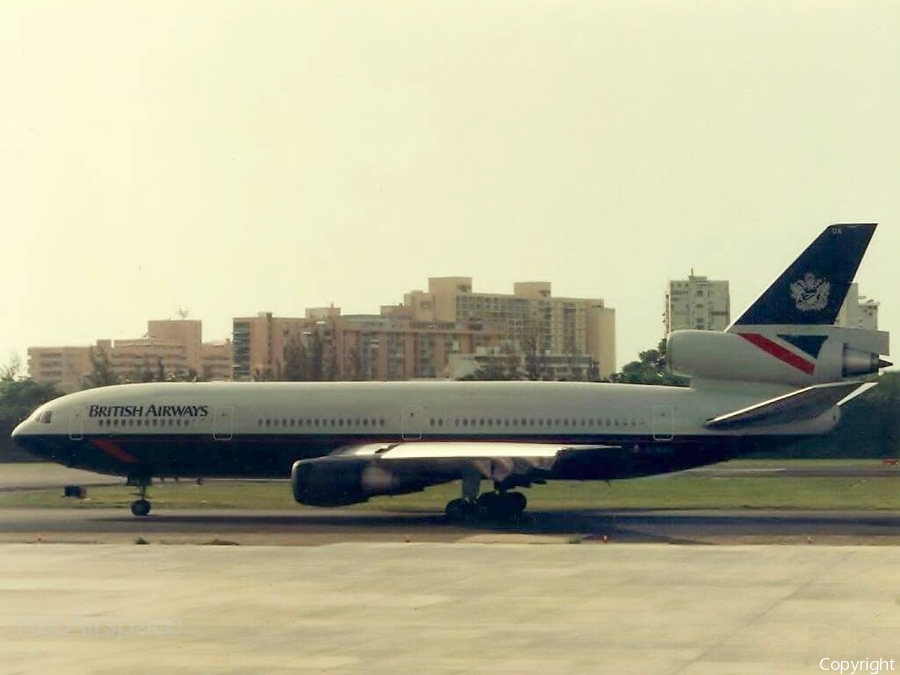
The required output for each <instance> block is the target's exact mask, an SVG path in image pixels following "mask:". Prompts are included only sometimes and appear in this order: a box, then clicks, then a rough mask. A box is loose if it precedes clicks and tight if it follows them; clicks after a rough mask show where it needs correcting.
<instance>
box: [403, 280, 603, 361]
mask: <svg viewBox="0 0 900 675" xmlns="http://www.w3.org/2000/svg"><path fill="white" fill-rule="evenodd" d="M403 307H404V308H405V309H406V310H407V311H408V312H410V314H411V316H412V318H413V319H414V320H415V321H420V322H428V321H438V322H453V323H460V322H461V323H467V324H470V325H480V326H483V327H485V328H493V329H495V330H499V331H500V333H501V335H502V336H503V341H504V343H505V344H507V345H509V346H512V347H513V348H515V349H516V350H517V351H521V352H526V353H527V352H529V351H530V352H534V351H538V352H540V353H541V354H543V355H545V356H548V357H549V356H553V357H560V358H563V359H565V358H571V357H573V356H590V357H591V358H593V359H594V360H595V361H596V362H597V364H598V368H599V372H600V374H601V375H603V376H607V375H610V374H612V373H614V372H615V370H616V338H615V325H616V324H615V322H616V318H615V317H616V315H615V310H614V309H613V308H611V307H606V305H605V303H604V302H603V300H601V299H599V298H590V299H588V298H557V297H553V295H552V293H551V286H550V283H549V282H546V281H527V282H517V283H515V284H514V285H513V293H512V294H508V293H474V292H473V291H472V278H471V277H431V278H429V279H428V291H427V292H425V291H420V290H417V291H410V292H409V293H406V294H405V295H404V297H403Z"/></svg>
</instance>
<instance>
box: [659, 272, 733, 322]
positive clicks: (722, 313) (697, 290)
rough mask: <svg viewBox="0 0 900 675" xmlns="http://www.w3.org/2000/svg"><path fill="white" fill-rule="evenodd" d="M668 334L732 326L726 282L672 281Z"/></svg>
mask: <svg viewBox="0 0 900 675" xmlns="http://www.w3.org/2000/svg"><path fill="white" fill-rule="evenodd" d="M664 319H665V324H666V334H667V335H668V334H669V333H671V332H672V331H674V330H682V329H686V328H689V329H695V330H712V331H722V330H725V329H726V328H727V327H728V325H729V324H730V323H731V300H730V296H729V292H728V282H727V281H713V280H710V279H708V278H706V277H701V276H695V275H694V272H693V270H692V271H691V274H690V276H688V278H687V279H678V280H672V281H670V282H669V286H668V289H667V290H666V308H665V314H664Z"/></svg>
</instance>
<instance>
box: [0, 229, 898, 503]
mask: <svg viewBox="0 0 900 675" xmlns="http://www.w3.org/2000/svg"><path fill="white" fill-rule="evenodd" d="M874 230H875V225H873V224H844V225H833V226H830V227H828V228H826V229H825V230H824V231H823V232H822V234H821V235H820V236H819V237H818V238H817V239H816V240H815V241H814V242H813V243H812V244H811V245H810V246H809V247H808V248H807V249H806V250H805V251H804V252H803V253H802V254H801V255H800V257H798V258H797V260H795V261H794V263H792V264H791V265H790V267H788V268H787V270H785V272H784V273H782V275H781V276H780V277H779V278H778V279H777V280H776V281H775V282H774V283H773V284H772V285H771V286H770V287H769V288H768V290H766V291H765V293H763V294H762V296H760V298H759V299H758V300H757V301H756V302H754V303H753V305H751V307H750V308H749V309H748V310H747V311H746V312H744V314H742V315H741V317H740V318H739V319H738V320H737V321H735V322H734V323H733V324H732V325H731V326H729V327H728V328H727V329H726V330H725V331H724V332H721V333H714V332H706V331H693V330H685V331H676V332H674V333H672V334H670V335H669V337H668V342H667V353H668V358H669V364H670V367H671V368H672V370H673V372H675V373H677V374H680V375H684V376H686V377H689V378H691V386H690V387H664V386H646V385H630V384H608V383H583V382H440V381H435V382H327V383H325V382H317V383H295V382H277V383H249V382H247V383H242V382H221V383H187V384H185V383H181V384H169V383H165V384H164V383H159V384H157V383H151V384H126V385H119V386H111V387H104V388H98V389H90V390H87V391H80V392H77V393H74V394H69V395H67V396H62V397H60V398H58V399H55V400H53V401H51V402H49V403H46V404H45V405H42V406H40V408H38V409H37V410H36V411H35V412H34V414H33V415H32V416H31V417H30V418H29V419H28V420H26V421H24V422H22V423H21V424H20V425H19V426H18V427H17V428H16V429H15V431H14V432H13V439H14V440H15V442H16V443H18V444H19V445H20V446H21V447H23V448H25V449H26V450H29V451H31V452H32V453H34V454H36V455H38V456H40V457H43V458H46V459H49V460H52V461H54V462H59V463H61V464H65V465H66V466H71V467H77V468H81V469H88V470H91V471H97V472H100V473H108V474H115V475H122V476H127V477H128V482H129V484H132V485H136V486H138V487H139V490H140V498H139V499H137V500H136V501H135V502H134V503H133V504H132V506H131V509H132V512H133V513H134V514H135V515H136V516H145V515H147V514H148V513H149V512H150V502H149V501H148V500H147V498H146V496H147V487H148V486H149V485H150V483H151V480H152V478H154V477H171V476H192V477H195V476H203V477H287V476H288V475H290V476H291V484H292V489H293V494H294V497H295V499H296V500H297V501H298V502H300V503H302V504H312V505H316V506H342V505H347V504H353V503H357V502H362V501H366V500H367V499H368V498H370V497H372V496H375V495H388V494H402V493H406V492H413V491H418V490H422V489H424V488H425V487H427V486H430V485H435V484H438V483H444V482H448V481H451V480H456V479H462V494H461V496H460V497H459V498H458V499H454V500H453V501H451V502H450V503H448V504H447V506H446V513H447V515H448V517H451V518H461V517H464V516H466V515H467V514H470V513H479V514H482V515H488V516H504V515H506V516H508V515H513V514H517V513H519V512H521V511H522V510H523V509H524V508H525V505H526V500H525V497H524V495H523V494H522V493H521V492H514V491H511V490H512V489H513V488H516V487H528V486H529V485H531V484H532V483H534V482H543V481H545V480H548V479H580V480H612V479H622V478H632V477H638V476H649V475H653V474H660V473H667V472H672V471H680V470H684V469H688V468H691V467H696V466H700V465H704V464H709V463H713V462H719V461H722V460H725V459H728V458H731V457H735V456H737V455H740V454H742V453H745V452H747V451H750V450H755V449H759V448H762V447H772V446H775V445H778V444H782V443H786V442H789V441H792V440H796V439H798V438H800V437H805V436H810V435H814V434H823V433H826V432H828V431H830V430H831V429H832V428H834V426H835V425H836V424H837V422H838V418H839V416H840V413H839V407H840V406H841V405H842V404H843V403H844V402H846V401H847V400H849V399H850V398H852V397H853V396H855V395H857V394H859V393H861V392H862V391H863V390H865V389H866V388H868V387H871V386H874V383H872V382H866V381H865V380H866V379H871V376H873V375H877V373H878V371H879V369H880V368H882V367H885V366H887V365H890V363H889V362H887V361H885V360H883V359H881V358H880V355H881V354H887V353H888V334H887V333H885V332H882V331H868V330H860V329H851V328H839V327H836V326H834V325H833V324H834V321H835V318H836V316H837V313H838V311H839V309H840V307H841V305H842V304H843V302H844V298H845V296H846V294H847V290H848V288H849V285H850V283H851V281H852V280H853V276H854V275H855V273H856V270H857V268H858V266H859V263H860V261H861V259H862V256H863V253H864V252H865V250H866V247H867V246H868V244H869V241H870V239H871V237H872V234H873V233H874ZM482 480H490V481H493V489H492V490H490V491H488V492H485V493H483V494H482V493H481V482H482Z"/></svg>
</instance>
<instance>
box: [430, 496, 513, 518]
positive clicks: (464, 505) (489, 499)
mask: <svg viewBox="0 0 900 675" xmlns="http://www.w3.org/2000/svg"><path fill="white" fill-rule="evenodd" d="M527 505H528V500H527V499H526V498H525V495H523V494H522V493H521V492H485V493H484V494H481V495H479V496H478V497H477V498H475V499H464V498H462V497H460V498H459V499H454V500H452V501H450V502H448V503H447V506H446V508H445V509H444V513H445V514H446V516H447V520H450V521H453V522H457V523H458V522H462V521H465V520H471V519H478V520H513V519H515V518H516V517H518V516H519V515H520V514H521V513H522V512H523V511H524V510H525V507H526V506H527Z"/></svg>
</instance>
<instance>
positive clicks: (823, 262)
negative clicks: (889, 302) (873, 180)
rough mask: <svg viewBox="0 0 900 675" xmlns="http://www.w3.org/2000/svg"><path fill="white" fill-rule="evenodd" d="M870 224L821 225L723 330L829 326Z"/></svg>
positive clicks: (869, 236) (863, 248)
mask: <svg viewBox="0 0 900 675" xmlns="http://www.w3.org/2000/svg"><path fill="white" fill-rule="evenodd" d="M875 227H876V226H875V224H874V223H847V224H841V225H831V226H829V227H827V228H825V230H824V231H823V232H822V233H821V234H820V235H819V236H818V237H817V238H816V239H815V241H813V243H812V244H810V245H809V246H808V247H807V248H806V250H805V251H803V253H801V254H800V256H799V257H798V258H797V259H796V260H795V261H794V262H793V263H791V265H790V266H789V267H788V268H787V269H786V270H785V271H784V272H782V274H781V276H779V277H778V279H776V280H775V282H774V283H773V284H772V285H771V286H769V288H767V289H766V291H765V292H764V293H763V294H762V295H761V296H759V298H758V299H757V300H756V302H754V303H753V304H752V305H750V308H749V309H747V310H746V311H745V312H744V313H743V314H741V316H740V318H739V319H738V320H737V321H735V322H734V323H732V324H731V326H729V327H728V328H726V329H725V330H726V332H735V331H736V330H737V329H739V328H740V327H741V326H748V325H751V326H765V325H780V326H788V325H805V326H809V325H820V326H821V325H831V324H834V322H835V319H836V318H837V315H838V312H839V311H840V309H841V306H842V305H843V304H844V300H845V298H846V297H847V291H848V290H849V289H850V284H851V283H852V282H853V277H854V276H855V275H856V270H857V269H858V268H859V264H860V262H861V261H862V257H863V254H864V253H865V252H866V248H867V247H868V245H869V241H870V240H871V239H872V235H873V234H874V232H875Z"/></svg>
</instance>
